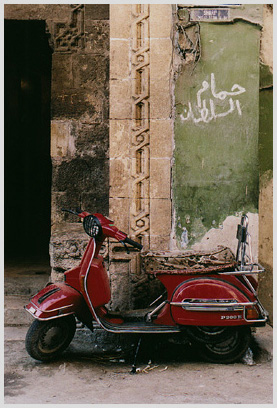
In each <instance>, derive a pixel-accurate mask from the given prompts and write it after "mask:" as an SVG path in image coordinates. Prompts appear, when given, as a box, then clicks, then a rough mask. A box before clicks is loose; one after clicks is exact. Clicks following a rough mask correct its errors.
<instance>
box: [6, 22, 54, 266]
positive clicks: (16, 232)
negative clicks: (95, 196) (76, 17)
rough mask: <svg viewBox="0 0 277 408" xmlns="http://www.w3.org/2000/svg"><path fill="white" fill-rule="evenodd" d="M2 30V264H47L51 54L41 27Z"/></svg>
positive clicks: (9, 25) (19, 24)
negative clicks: (14, 262)
mask: <svg viewBox="0 0 277 408" xmlns="http://www.w3.org/2000/svg"><path fill="white" fill-rule="evenodd" d="M4 28H5V33H4V34H5V39H4V47H5V48H4V57H5V64H4V66H5V68H4V75H5V77H4V85H5V90H4V92H5V94H4V98H5V99H4V109H5V111H4V120H5V125H4V126H5V142H4V143H5V144H4V147H5V167H4V168H5V184H4V193H5V196H4V206H5V207H4V209H5V261H6V260H14V259H16V258H21V259H22V260H27V259H33V260H34V259H43V260H46V259H47V260H48V259H49V239H50V224H51V223H50V209H51V159H50V97H51V89H50V88H51V48H50V47H49V44H48V39H47V36H46V31H45V22H44V21H15V20H5V26H4Z"/></svg>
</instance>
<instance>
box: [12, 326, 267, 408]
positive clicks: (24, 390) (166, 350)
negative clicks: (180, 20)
mask: <svg viewBox="0 0 277 408" xmlns="http://www.w3.org/2000/svg"><path fill="white" fill-rule="evenodd" d="M26 331H27V327H6V328H5V388H4V389H5V403H6V404H35V403H36V404H271V403H272V402H273V401H272V380H273V378H272V371H273V367H272V358H271V357H270V352H268V350H269V349H272V329H271V328H270V327H267V328H260V329H257V333H256V334H255V335H254V337H255V338H256V337H257V339H259V341H260V340H261V341H262V343H263V346H264V345H265V349H263V348H262V349H260V348H259V347H258V348H257V350H256V351H255V350H254V360H253V359H252V358H251V356H250V358H248V359H244V362H243V361H242V362H240V363H236V364H229V365H219V364H209V363H204V362H202V361H199V360H198V359H197V356H195V355H192V354H191V352H190V350H188V349H187V350H186V348H185V347H184V346H182V349H181V348H180V346H179V345H178V346H177V345H176V344H174V343H168V342H167V343H166V344H164V345H163V346H162V348H160V349H159V354H158V355H157V354H156V355H155V362H154V361H153V362H151V363H150V364H148V363H149V361H147V360H145V357H142V358H141V360H140V361H138V365H137V368H138V373H137V374H134V375H132V374H130V369H131V362H130V361H127V360H128V359H126V355H125V357H124V356H123V355H122V351H120V350H117V351H116V352H113V353H111V352H108V353H107V352H106V353H103V352H98V353H97V352H95V348H92V346H91V344H90V342H89V336H88V335H87V333H86V331H84V330H80V329H79V330H78V331H77V333H76V335H75V338H74V339H73V342H72V343H71V345H70V346H69V348H68V349H67V351H66V352H64V354H63V355H62V356H61V357H60V359H59V360H57V361H55V362H52V363H48V364H46V363H40V362H37V361H35V360H33V359H32V358H31V357H29V355H28V354H27V352H26V351H25V346H24V338H25V334H26ZM258 331H260V332H258ZM143 358H144V360H143Z"/></svg>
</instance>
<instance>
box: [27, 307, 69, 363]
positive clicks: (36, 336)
mask: <svg viewBox="0 0 277 408" xmlns="http://www.w3.org/2000/svg"><path fill="white" fill-rule="evenodd" d="M75 331H76V321H75V317H74V316H73V315H69V316H65V317H60V318H58V319H52V320H47V321H40V320H34V321H33V323H32V324H31V326H30V328H29V330H28V332H27V334H26V340H25V346H26V350H27V352H28V353H29V355H30V356H31V357H33V358H34V359H36V360H40V361H51V360H53V359H55V358H56V357H57V356H58V355H59V354H60V353H62V351H64V350H65V349H66V348H67V347H68V346H69V344H70V342H71V340H72V339H73V337H74V334H75Z"/></svg>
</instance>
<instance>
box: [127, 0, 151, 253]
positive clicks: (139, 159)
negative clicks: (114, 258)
mask: <svg viewBox="0 0 277 408" xmlns="http://www.w3.org/2000/svg"><path fill="white" fill-rule="evenodd" d="M132 16H133V22H132V146H131V150H132V192H133V193H132V194H133V196H132V203H131V214H130V221H131V234H132V235H133V236H135V237H136V238H139V237H142V236H144V245H149V223H150V221H149V213H150V198H149V167H150V164H149V163H150V162H149V138H150V134H149V132H150V118H149V96H150V95H149V88H150V84H149V82H150V75H149V74H150V68H149V63H150V61H149V54H150V48H149V44H150V40H149V5H147V4H134V5H132Z"/></svg>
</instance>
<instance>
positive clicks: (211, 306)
mask: <svg viewBox="0 0 277 408" xmlns="http://www.w3.org/2000/svg"><path fill="white" fill-rule="evenodd" d="M170 305H171V306H181V307H182V308H183V309H184V310H190V311H195V312H199V311H201V312H223V311H226V312H233V311H238V310H243V309H245V307H246V306H254V305H256V302H245V303H238V302H232V303H226V302H225V303H220V302H217V303H213V302H198V303H197V302H170Z"/></svg>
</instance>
